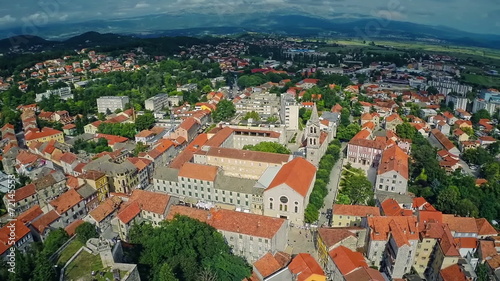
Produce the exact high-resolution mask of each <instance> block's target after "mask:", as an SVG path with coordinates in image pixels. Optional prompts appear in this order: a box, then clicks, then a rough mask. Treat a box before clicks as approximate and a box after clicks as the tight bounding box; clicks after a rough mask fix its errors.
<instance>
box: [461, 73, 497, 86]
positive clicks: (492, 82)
mask: <svg viewBox="0 0 500 281" xmlns="http://www.w3.org/2000/svg"><path fill="white" fill-rule="evenodd" d="M463 77H464V79H465V82H467V83H472V84H476V85H480V86H484V87H493V88H500V77H495V76H488V75H478V74H464V75H463Z"/></svg>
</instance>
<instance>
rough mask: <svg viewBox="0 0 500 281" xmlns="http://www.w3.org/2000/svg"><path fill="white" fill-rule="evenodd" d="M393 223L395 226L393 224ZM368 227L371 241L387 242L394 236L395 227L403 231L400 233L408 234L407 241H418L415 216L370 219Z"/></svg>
mask: <svg viewBox="0 0 500 281" xmlns="http://www.w3.org/2000/svg"><path fill="white" fill-rule="evenodd" d="M392 221H394V222H395V224H391V222H392ZM368 226H369V227H370V236H371V239H372V240H375V241H381V240H383V241H387V239H388V238H389V234H391V233H392V234H394V233H393V228H394V226H396V227H398V228H399V229H400V230H401V231H399V232H398V233H400V232H403V233H406V234H405V236H406V237H405V239H406V240H418V229H417V227H418V222H417V219H416V217H414V216H411V217H409V216H386V217H368Z"/></svg>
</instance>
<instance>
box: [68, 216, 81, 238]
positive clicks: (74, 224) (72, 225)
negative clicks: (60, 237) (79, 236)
mask: <svg viewBox="0 0 500 281" xmlns="http://www.w3.org/2000/svg"><path fill="white" fill-rule="evenodd" d="M82 223H84V221H83V220H81V219H78V220H75V221H74V222H72V223H70V224H69V225H68V226H66V227H65V228H64V230H65V231H66V233H68V235H69V236H73V235H75V233H76V229H77V228H78V227H79V226H80V225H81V224H82Z"/></svg>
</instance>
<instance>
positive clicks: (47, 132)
mask: <svg viewBox="0 0 500 281" xmlns="http://www.w3.org/2000/svg"><path fill="white" fill-rule="evenodd" d="M62 133H63V132H61V131H59V130H56V129H52V128H48V127H45V128H43V129H42V130H41V131H40V132H34V131H29V132H28V133H27V134H26V135H25V139H26V140H27V141H30V140H36V139H39V138H43V137H48V136H53V135H57V134H62Z"/></svg>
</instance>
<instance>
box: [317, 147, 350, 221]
mask: <svg viewBox="0 0 500 281" xmlns="http://www.w3.org/2000/svg"><path fill="white" fill-rule="evenodd" d="M346 147H347V143H342V147H341V151H340V159H339V161H337V163H335V165H334V166H333V169H332V172H331V173H330V182H329V183H328V185H327V186H326V187H327V188H328V195H327V196H326V197H325V200H324V202H325V204H324V206H323V208H321V210H320V215H319V220H318V225H323V224H327V223H328V218H326V215H324V213H326V211H327V210H328V209H330V208H332V206H333V203H334V202H335V198H336V197H337V191H338V187H339V182H340V176H341V173H342V166H343V162H344V154H345V149H346Z"/></svg>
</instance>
